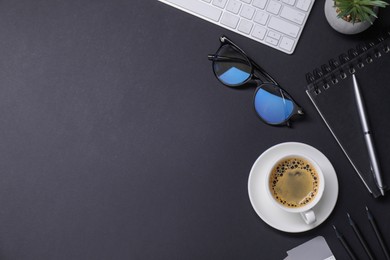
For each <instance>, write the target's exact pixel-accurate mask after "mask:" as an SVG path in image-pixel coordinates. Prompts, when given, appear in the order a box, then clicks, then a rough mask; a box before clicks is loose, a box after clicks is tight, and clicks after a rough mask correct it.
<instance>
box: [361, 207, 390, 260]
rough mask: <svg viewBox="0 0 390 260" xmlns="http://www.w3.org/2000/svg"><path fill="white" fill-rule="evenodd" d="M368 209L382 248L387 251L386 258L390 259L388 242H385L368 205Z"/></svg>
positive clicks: (369, 219)
mask: <svg viewBox="0 0 390 260" xmlns="http://www.w3.org/2000/svg"><path fill="white" fill-rule="evenodd" d="M366 210H367V217H368V221H370V223H371V226H372V228H373V229H374V232H375V235H376V238H377V239H378V241H379V244H380V245H381V247H382V250H383V252H384V253H385V256H386V259H387V260H390V254H389V251H388V250H387V247H386V244H385V242H384V241H383V239H382V236H381V233H380V232H379V229H378V227H377V226H376V223H375V219H374V217H373V216H372V214H371V212H370V211H369V210H368V207H366Z"/></svg>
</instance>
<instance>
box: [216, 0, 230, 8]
mask: <svg viewBox="0 0 390 260" xmlns="http://www.w3.org/2000/svg"><path fill="white" fill-rule="evenodd" d="M226 2H227V0H214V1H213V5H215V6H216V7H219V8H225V5H226Z"/></svg>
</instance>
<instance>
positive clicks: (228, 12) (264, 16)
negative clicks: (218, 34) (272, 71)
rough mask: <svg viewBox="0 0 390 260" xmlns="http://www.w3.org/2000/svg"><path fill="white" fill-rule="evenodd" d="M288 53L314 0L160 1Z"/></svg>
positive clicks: (295, 43)
mask: <svg viewBox="0 0 390 260" xmlns="http://www.w3.org/2000/svg"><path fill="white" fill-rule="evenodd" d="M159 1H160V2H163V3H166V4H169V5H171V6H173V7H176V8H178V9H180V10H183V11H185V12H188V13H190V14H193V15H195V16H198V17H200V18H203V19H205V20H207V21H209V22H212V23H215V24H217V25H219V26H221V27H224V28H226V29H229V30H231V31H233V32H236V33H239V34H241V35H244V36H246V37H249V38H251V39H253V40H255V41H257V42H260V43H263V44H265V45H268V46H270V47H273V48H275V49H277V50H280V51H282V52H285V53H288V54H291V53H293V52H294V50H295V46H296V45H297V42H298V39H299V37H300V35H301V33H302V30H303V27H304V25H305V23H306V20H307V17H308V16H309V13H310V10H311V8H312V6H313V3H314V0H159Z"/></svg>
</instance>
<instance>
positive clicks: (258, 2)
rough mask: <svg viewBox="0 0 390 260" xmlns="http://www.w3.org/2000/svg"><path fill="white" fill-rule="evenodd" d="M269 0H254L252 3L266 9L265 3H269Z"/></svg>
mask: <svg viewBox="0 0 390 260" xmlns="http://www.w3.org/2000/svg"><path fill="white" fill-rule="evenodd" d="M267 2H268V1H267V0H253V3H252V5H253V6H254V7H257V8H260V9H264V8H265V5H266V4H267Z"/></svg>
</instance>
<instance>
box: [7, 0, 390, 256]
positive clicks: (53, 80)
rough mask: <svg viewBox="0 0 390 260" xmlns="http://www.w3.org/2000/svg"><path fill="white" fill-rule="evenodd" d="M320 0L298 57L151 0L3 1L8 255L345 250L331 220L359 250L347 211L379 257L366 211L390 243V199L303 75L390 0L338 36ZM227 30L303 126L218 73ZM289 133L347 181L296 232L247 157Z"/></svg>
mask: <svg viewBox="0 0 390 260" xmlns="http://www.w3.org/2000/svg"><path fill="white" fill-rule="evenodd" d="M323 4H324V2H323V1H320V0H317V1H316V3H315V5H314V6H313V10H312V13H311V15H310V17H309V19H308V22H307V25H306V27H305V29H304V31H303V34H302V37H301V39H300V42H299V43H298V46H297V48H296V51H295V53H294V54H293V55H291V56H290V55H286V54H284V53H282V52H279V51H276V50H274V49H271V48H269V47H266V46H264V45H261V44H259V43H256V42H254V41H251V40H249V39H247V38H244V37H241V36H239V35H236V34H234V33H231V32H229V31H226V30H224V29H222V28H220V27H217V26H215V25H213V24H210V23H208V22H206V21H203V20H201V19H199V18H196V17H193V16H191V15H188V14H186V13H184V12H181V11H179V10H176V9H174V8H171V7H169V6H167V5H164V4H162V3H160V2H157V1H132V0H110V1H108V0H93V1H92V0H83V1H75V0H68V1H62V0H61V1H60V0H56V1H55V0H52V1H49V0H35V1H26V0H12V1H11V0H2V1H0V122H1V127H0V142H1V143H0V158H1V159H0V173H1V175H0V176H1V178H0V259H270V260H273V259H283V258H284V257H285V251H287V250H289V249H291V248H293V247H295V246H297V245H299V244H301V243H303V242H305V241H307V240H309V239H311V238H313V237H315V236H318V235H322V236H324V237H325V238H326V240H327V241H328V243H329V245H330V247H331V249H332V250H333V252H334V254H335V256H336V257H337V258H338V259H347V255H346V253H345V251H344V249H343V248H342V247H341V245H340V244H339V242H338V241H337V239H336V237H335V235H334V232H333V230H332V227H331V226H332V224H336V225H337V226H338V227H339V229H340V230H341V231H342V232H343V233H344V234H345V235H346V237H347V239H349V241H350V243H351V245H352V246H353V247H354V248H355V249H356V250H357V251H358V252H359V254H360V256H361V257H362V258H363V257H365V255H364V253H363V251H362V250H361V249H359V244H358V241H357V240H356V238H355V237H354V234H353V233H352V230H351V228H350V227H349V226H347V218H346V212H347V211H348V212H349V213H350V214H351V215H352V216H353V217H354V218H355V220H356V222H357V223H358V224H359V225H360V226H361V229H362V232H363V233H364V234H365V235H366V236H367V237H368V238H369V240H370V244H371V245H372V247H373V249H374V250H375V251H376V252H377V253H378V255H379V256H381V252H380V248H379V246H378V244H377V243H376V241H375V237H374V235H373V233H372V230H371V228H370V226H369V225H368V221H367V219H366V215H365V211H364V208H365V206H366V205H368V206H369V207H370V208H371V210H372V212H373V213H374V215H375V216H376V218H377V220H378V222H379V226H380V227H381V229H382V231H383V233H384V234H385V239H386V240H387V242H388V243H390V236H389V234H390V224H389V221H388V220H389V218H390V211H389V198H388V197H387V198H385V199H381V200H375V199H373V198H372V197H371V196H370V195H369V194H368V192H367V191H366V190H365V188H364V186H363V184H362V182H361V181H360V179H359V178H358V177H357V175H356V174H355V172H354V171H353V169H352V167H351V166H350V165H349V163H348V161H347V159H346V158H345V157H344V155H343V153H342V151H341V150H340V149H339V147H338V146H337V144H336V142H335V141H334V139H333V138H332V136H331V134H330V133H329V131H328V130H327V128H326V127H325V125H324V124H323V122H322V121H321V120H320V118H319V116H318V114H316V112H315V110H314V108H313V106H312V105H311V104H310V101H309V99H308V98H307V96H306V94H305V91H304V90H305V85H306V82H305V73H306V72H308V71H311V70H312V69H313V68H315V67H317V66H319V65H321V64H323V63H324V62H326V61H327V60H328V59H329V58H331V57H335V56H337V55H339V54H340V53H342V52H344V51H345V50H347V49H348V48H350V47H352V46H354V45H355V44H356V43H357V42H359V41H361V40H363V39H366V38H368V37H369V36H370V35H372V34H375V32H376V31H377V30H379V29H380V28H382V27H386V26H390V8H388V9H386V10H381V13H380V19H379V20H378V21H377V22H376V23H375V25H374V27H373V28H371V29H370V30H369V31H368V32H366V33H363V34H361V35H358V36H345V35H341V34H339V33H337V32H335V31H334V30H332V29H331V28H330V27H329V25H328V24H327V22H326V20H325V17H324V12H323ZM221 34H226V35H228V36H229V37H230V38H231V39H232V40H234V41H235V42H236V43H237V44H239V45H240V46H241V47H242V48H243V49H244V50H246V52H247V53H248V54H250V56H251V57H252V58H253V59H254V60H256V61H257V62H258V63H259V64H260V65H262V66H263V67H264V68H265V69H266V70H267V71H268V72H269V73H270V74H271V75H273V76H274V77H275V78H276V79H277V81H278V82H279V83H280V84H281V85H283V86H284V87H285V88H286V89H287V90H288V91H289V92H290V93H291V94H292V95H293V96H294V97H295V98H296V99H297V101H298V102H299V103H300V104H301V105H302V106H303V107H304V108H305V110H306V112H307V115H306V117H305V119H304V120H301V121H300V122H296V124H294V127H293V129H288V128H274V127H270V126H267V125H264V124H262V123H261V122H260V121H259V120H258V119H257V118H256V116H255V115H254V113H253V111H252V107H251V99H252V92H253V90H251V89H247V90H243V91H234V90H230V89H228V88H225V87H223V86H221V84H219V83H218V82H217V80H216V79H215V78H214V75H213V73H212V70H211V65H210V62H209V61H208V60H207V54H208V53H212V52H214V51H215V50H216V49H217V48H218V47H219V42H218V36H220V35H221ZM286 141H297V142H304V143H307V144H310V145H312V146H314V147H316V148H317V149H319V150H321V151H322V152H323V153H324V154H325V155H326V156H327V157H328V158H329V159H330V161H331V162H332V163H333V165H334V167H335V169H336V171H337V173H338V177H339V183H340V194H339V198H338V203H337V205H336V208H335V210H334V212H333V213H332V215H331V216H330V217H329V219H328V220H327V221H326V222H324V223H323V224H322V225H321V226H319V227H318V228H316V229H314V230H312V231H309V232H305V233H302V234H287V233H283V232H280V231H276V230H275V229H273V228H271V227H269V226H267V225H266V224H265V223H264V222H263V221H262V220H261V219H260V218H259V217H258V216H257V215H256V213H255V212H254V210H253V209H252V207H251V204H250V202H249V198H248V193H247V180H248V174H249V171H250V168H251V166H252V164H253V162H254V161H255V160H256V158H257V157H258V156H259V155H260V154H261V153H262V152H263V151H265V150H266V149H268V148H269V147H271V146H273V145H275V144H278V143H281V142H286ZM383 152H384V151H382V153H383ZM385 152H386V151H385ZM386 174H387V175H388V173H386ZM387 179H389V178H387Z"/></svg>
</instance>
